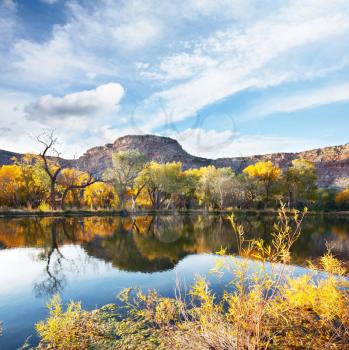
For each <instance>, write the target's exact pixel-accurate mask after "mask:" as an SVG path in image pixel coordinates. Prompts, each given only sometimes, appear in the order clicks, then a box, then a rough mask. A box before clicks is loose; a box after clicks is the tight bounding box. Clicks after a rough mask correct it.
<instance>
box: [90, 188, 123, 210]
mask: <svg viewBox="0 0 349 350" xmlns="http://www.w3.org/2000/svg"><path fill="white" fill-rule="evenodd" d="M118 202H119V200H118V195H117V194H116V192H115V189H114V186H112V185H111V184H108V183H105V182H101V181H98V182H95V183H94V184H92V185H90V186H88V187H87V188H86V189H85V191H84V203H85V204H86V205H87V206H89V207H91V208H94V209H97V208H116V207H117V205H118Z"/></svg>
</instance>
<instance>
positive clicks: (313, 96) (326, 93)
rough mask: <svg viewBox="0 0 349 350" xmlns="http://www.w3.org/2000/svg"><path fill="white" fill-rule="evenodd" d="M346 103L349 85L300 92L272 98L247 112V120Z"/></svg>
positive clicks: (348, 99) (348, 98) (348, 97)
mask: <svg viewBox="0 0 349 350" xmlns="http://www.w3.org/2000/svg"><path fill="white" fill-rule="evenodd" d="M345 101H349V83H344V84H343V83H342V84H337V85H333V86H325V87H322V88H316V89H313V90H309V91H299V92H297V93H293V94H290V95H288V96H286V97H285V96H279V97H277V98H276V97H275V98H271V99H269V100H266V101H263V102H260V103H257V104H256V105H255V106H254V107H252V108H251V109H250V110H249V111H248V112H247V115H248V117H247V118H256V117H261V116H266V115H270V114H273V113H278V112H281V113H282V112H293V111H297V110H303V109H307V108H314V107H319V106H323V105H327V104H330V103H336V102H345Z"/></svg>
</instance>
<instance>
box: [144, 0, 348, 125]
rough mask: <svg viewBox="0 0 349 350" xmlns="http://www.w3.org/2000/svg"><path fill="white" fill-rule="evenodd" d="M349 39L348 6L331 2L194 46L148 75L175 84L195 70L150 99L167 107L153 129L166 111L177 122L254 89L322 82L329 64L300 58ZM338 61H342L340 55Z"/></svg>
mask: <svg viewBox="0 0 349 350" xmlns="http://www.w3.org/2000/svg"><path fill="white" fill-rule="evenodd" d="M348 33H349V3H348V2H345V1H342V0H338V1H334V2H331V6H330V5H329V4H328V2H326V1H316V2H314V1H312V0H310V1H293V2H291V4H290V5H289V6H286V7H285V8H282V9H281V10H279V11H277V12H275V13H271V15H270V16H268V17H266V18H263V19H261V20H259V21H257V22H256V23H254V24H252V25H250V26H246V27H242V28H241V27H239V26H238V27H236V26H235V27H230V28H229V29H226V30H222V31H218V32H216V33H215V34H213V35H211V36H210V37H208V38H204V39H202V40H199V41H193V42H192V43H189V44H188V45H189V47H190V48H191V50H192V53H190V54H188V53H187V52H185V53H176V54H174V55H172V56H168V57H165V58H164V60H163V61H162V62H161V63H160V65H159V66H158V67H151V66H150V67H149V68H148V70H145V72H143V74H145V75H147V72H148V76H151V77H153V78H157V79H159V78H160V79H165V80H166V78H167V79H175V78H176V74H177V75H178V77H190V76H191V74H190V72H191V71H192V70H194V74H193V76H192V77H191V79H189V80H188V81H186V82H184V83H179V84H175V85H173V86H170V87H169V88H168V89H166V90H164V91H160V92H157V93H155V94H154V95H153V96H152V97H151V98H150V100H149V101H150V102H151V103H152V104H161V106H162V107H161V109H162V110H161V111H160V112H158V113H155V120H153V125H154V126H155V125H161V123H163V122H164V118H163V110H166V113H167V114H171V115H172V116H173V118H174V120H182V119H185V118H186V117H188V116H191V115H195V113H196V112H197V111H199V110H200V109H202V108H204V107H206V106H208V105H210V104H213V103H216V102H218V101H220V100H222V99H224V98H226V97H228V96H231V95H233V94H236V93H238V92H240V91H243V90H246V89H249V88H250V89H251V88H253V89H262V88H265V87H269V86H273V85H279V84H281V83H284V82H292V81H297V80H308V79H314V77H316V76H321V75H322V74H323V73H324V70H325V69H326V67H328V65H329V62H328V61H327V60H325V61H324V62H322V64H321V63H317V64H315V65H314V62H313V61H312V60H310V61H309V62H307V61H306V60H304V62H302V63H300V62H299V61H298V57H299V56H300V55H301V53H302V52H304V50H305V51H306V52H307V50H310V49H311V48H312V45H313V46H314V50H315V51H316V53H317V54H319V50H321V51H322V52H323V53H324V54H325V52H327V51H326V50H328V46H327V43H328V42H329V41H331V42H333V41H334V40H342V38H343V37H342V36H343V35H344V34H345V35H348ZM320 44H322V46H319V45H320ZM308 54H309V53H308ZM346 55H347V54H346ZM288 56H291V58H289V57H288ZM292 56H293V57H295V61H294V62H292ZM347 56H348V55H347ZM196 57H199V58H200V60H201V62H203V63H204V64H203V65H202V66H200V67H198V65H196V64H195V58H196ZM189 58H190V59H189ZM281 58H282V59H281ZM332 59H333V61H336V60H337V59H338V57H336V53H335V52H333V55H332ZM206 62H208V63H209V64H206ZM337 63H338V62H337ZM193 66H195V67H196V71H195V69H193Z"/></svg>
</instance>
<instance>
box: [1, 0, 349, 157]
mask: <svg viewBox="0 0 349 350" xmlns="http://www.w3.org/2000/svg"><path fill="white" fill-rule="evenodd" d="M348 111H349V1H348V0H186V1H183V0H171V1H167V0H80V1H77V0H0V149H6V150H11V151H17V152H38V151H40V146H39V145H38V143H37V141H36V139H35V137H36V136H37V135H38V134H40V133H42V131H43V130H45V129H55V132H56V134H57V136H58V138H59V140H60V145H59V146H60V151H61V153H62V155H63V156H65V157H73V156H79V155H81V154H82V153H83V152H84V151H86V150H87V149H88V148H90V147H93V146H98V145H103V144H105V143H110V142H113V141H114V140H115V139H116V138H118V137H120V136H123V135H127V134H157V135H163V136H169V137H172V138H175V139H177V140H178V141H179V142H180V143H181V144H182V146H183V148H184V149H185V150H187V151H188V152H190V153H192V154H195V155H199V156H204V157H211V158H218V157H228V156H241V155H252V154H264V153H271V152H281V151H283V152H284V151H287V152H292V151H301V150H306V149H312V148H317V147H323V146H329V145H340V144H344V143H347V142H348V141H349V140H348V135H349V113H348Z"/></svg>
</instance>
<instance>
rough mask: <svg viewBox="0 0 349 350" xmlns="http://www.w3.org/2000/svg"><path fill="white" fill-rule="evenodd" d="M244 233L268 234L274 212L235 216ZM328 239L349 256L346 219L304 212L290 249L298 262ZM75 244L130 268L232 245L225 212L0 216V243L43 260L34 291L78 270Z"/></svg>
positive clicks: (51, 288)
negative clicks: (72, 253)
mask: <svg viewBox="0 0 349 350" xmlns="http://www.w3.org/2000/svg"><path fill="white" fill-rule="evenodd" d="M238 220H239V221H241V222H242V223H243V224H244V227H245V230H246V234H247V238H263V239H264V240H266V241H268V240H270V237H271V236H270V233H271V231H272V225H273V222H274V218H273V217H270V216H269V217H260V216H248V215H244V216H239V217H238ZM326 242H328V244H330V245H331V247H332V251H333V252H334V253H335V254H337V255H339V257H341V258H344V259H347V258H348V257H349V219H348V218H345V217H341V218H340V217H308V218H307V219H306V220H305V221H304V223H303V234H302V236H301V238H300V240H299V241H298V242H297V244H296V246H295V249H294V252H295V254H294V262H296V263H299V264H302V263H303V262H304V261H305V260H306V259H309V258H315V257H317V256H320V255H322V254H323V253H324V252H325V251H326ZM66 245H79V246H80V247H81V248H82V249H83V250H84V251H85V252H86V253H87V256H88V257H91V258H97V259H100V260H103V261H105V262H109V263H111V264H112V266H113V267H114V268H117V269H119V270H122V271H128V272H143V273H151V272H158V271H165V270H169V269H172V268H173V267H175V266H176V265H177V264H178V262H179V261H180V260H181V259H183V258H184V257H185V256H187V255H189V254H199V253H213V252H216V251H218V250H219V249H220V248H221V247H225V248H227V249H228V251H229V252H231V253H234V252H235V251H236V240H235V236H234V234H233V232H232V229H231V226H230V223H229V221H228V220H227V219H226V218H225V217H223V216H214V215H211V216H201V215H196V216H189V215H168V216H165V215H164V216H134V217H126V218H122V217H87V218H21V219H1V220H0V247H1V248H2V249H6V248H18V247H26V248H28V247H32V248H39V249H36V250H35V251H36V253H35V254H34V256H33V259H37V260H40V261H43V262H44V263H45V271H44V274H43V276H42V278H41V279H40V280H38V281H35V282H34V286H33V288H34V292H35V295H36V296H38V297H40V296H42V295H52V294H54V293H56V292H60V291H62V290H63V288H64V287H65V285H66V277H65V275H66V273H67V272H69V273H71V272H74V273H79V270H81V269H83V265H84V264H87V263H88V262H87V261H86V259H80V260H77V259H69V258H68V257H66V256H65V255H64V253H63V252H62V250H61V247H62V246H66Z"/></svg>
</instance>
